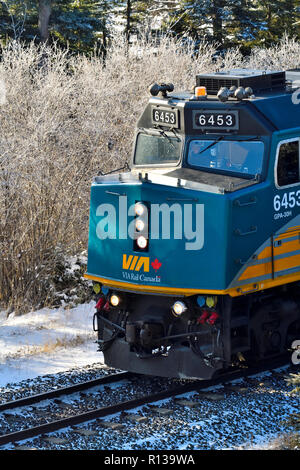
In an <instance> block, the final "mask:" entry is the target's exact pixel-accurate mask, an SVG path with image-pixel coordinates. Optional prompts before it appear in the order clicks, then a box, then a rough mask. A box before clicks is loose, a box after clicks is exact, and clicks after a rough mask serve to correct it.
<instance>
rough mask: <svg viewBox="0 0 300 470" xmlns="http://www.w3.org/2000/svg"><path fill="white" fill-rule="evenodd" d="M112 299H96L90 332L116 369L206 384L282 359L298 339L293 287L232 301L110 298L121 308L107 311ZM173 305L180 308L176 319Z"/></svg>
mask: <svg viewBox="0 0 300 470" xmlns="http://www.w3.org/2000/svg"><path fill="white" fill-rule="evenodd" d="M112 294H113V292H112V291H110V292H109V293H108V294H107V295H106V296H104V295H103V294H101V295H100V297H99V298H98V303H97V311H96V313H95V317H94V329H95V330H97V331H98V343H99V349H100V350H101V351H103V354H104V359H105V363H106V364H107V365H109V366H111V367H115V368H118V369H123V370H128V371H132V372H137V373H143V374H149V375H158V376H166V377H180V378H197V379H211V378H212V377H213V376H215V375H216V373H218V372H220V371H224V370H228V369H230V368H231V367H232V366H237V365H239V366H245V365H247V364H250V363H253V362H255V363H256V362H258V361H263V360H264V359H265V360H266V359H269V358H272V357H278V356H281V355H284V354H286V353H287V351H288V350H289V348H290V347H291V344H292V342H293V341H294V340H295V339H299V338H300V313H299V312H300V298H299V295H298V285H293V284H292V285H290V286H289V287H287V286H285V287H284V288H277V289H272V290H271V289H270V290H268V291H265V292H261V293H255V294H249V295H247V296H241V297H236V298H231V297H229V296H218V297H217V296H214V297H206V296H201V299H200V300H201V302H199V296H198V297H197V296H191V297H184V298H174V297H167V296H158V295H146V294H136V293H128V292H115V294H116V295H117V296H118V298H119V299H120V302H119V304H118V305H117V306H112V305H111V303H110V298H111V295H112ZM203 300H204V301H205V304H204V305H201V306H200V305H199V304H203ZM176 301H179V302H183V303H184V305H185V310H184V311H183V313H181V314H179V315H177V314H176V313H175V312H174V310H173V308H172V306H174V303H175V302H176ZM207 304H208V305H207Z"/></svg>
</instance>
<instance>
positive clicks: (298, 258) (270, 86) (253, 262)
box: [85, 69, 300, 379]
mask: <svg viewBox="0 0 300 470" xmlns="http://www.w3.org/2000/svg"><path fill="white" fill-rule="evenodd" d="M297 79H298V80H299V85H298V86H299V87H300V71H299V72H297V71H288V72H284V71H278V72H270V71H257V70H245V69H242V70H232V71H228V72H217V73H213V74H202V75H197V77H196V87H195V89H194V91H193V93H189V92H183V93H181V92H180V93H176V92H174V87H173V85H171V84H161V85H157V84H155V85H153V86H152V87H151V89H150V92H151V95H152V96H151V98H150V99H149V103H148V104H147V106H146V108H145V110H144V112H143V113H142V115H141V117H140V119H139V120H138V123H137V130H136V138H135V145H134V150H133V156H132V164H131V166H130V171H128V172H123V173H122V172H121V173H118V174H108V175H105V176H97V177H95V178H94V181H93V183H92V186H91V203H90V228H89V244H88V268H87V274H86V275H85V276H86V277H87V278H88V279H92V280H93V281H94V287H95V290H96V291H98V298H97V306H96V313H95V317H94V328H95V330H96V331H98V343H99V347H100V350H101V351H103V354H104V359H105V363H106V364H107V365H109V366H111V367H115V368H118V369H123V370H129V371H133V372H138V373H143V374H150V375H159V376H168V377H181V378H200V379H210V378H212V377H213V376H214V375H215V374H216V373H219V372H222V371H224V370H228V369H230V368H231V367H232V366H233V365H235V366H236V365H239V364H245V361H246V363H251V362H253V361H254V362H257V361H265V360H267V359H269V358H273V357H277V356H282V355H285V354H287V351H288V349H289V348H290V347H291V344H292V342H293V341H295V340H297V339H300V313H299V312H300V283H299V281H300V170H299V168H300V164H299V155H300V90H299V89H298V88H297V83H296V84H295V80H297Z"/></svg>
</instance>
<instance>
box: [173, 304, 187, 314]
mask: <svg viewBox="0 0 300 470" xmlns="http://www.w3.org/2000/svg"><path fill="white" fill-rule="evenodd" d="M186 309H187V307H186V305H185V304H184V303H183V302H180V301H179V300H178V301H177V302H175V304H174V305H173V307H172V311H173V313H174V315H175V316H176V317H179V316H180V315H182V314H183V313H184V312H185V311H186Z"/></svg>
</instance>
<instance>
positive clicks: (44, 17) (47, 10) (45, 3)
mask: <svg viewBox="0 0 300 470" xmlns="http://www.w3.org/2000/svg"><path fill="white" fill-rule="evenodd" d="M50 15H51V0H39V24H38V26H39V32H40V38H41V42H47V41H48V39H49V20H50Z"/></svg>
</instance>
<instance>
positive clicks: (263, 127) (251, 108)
mask: <svg viewBox="0 0 300 470" xmlns="http://www.w3.org/2000/svg"><path fill="white" fill-rule="evenodd" d="M196 78H197V86H202V85H204V84H205V85H207V87H208V88H207V89H208V91H207V93H208V95H207V97H206V98H204V99H195V97H194V94H193V93H192V92H176V91H175V92H171V93H168V94H166V93H165V95H164V96H152V97H151V98H150V100H149V103H148V107H147V108H148V110H147V108H146V110H145V112H144V115H142V116H141V118H140V121H139V123H138V127H152V124H151V118H150V114H149V107H151V106H153V105H154V106H158V107H160V106H168V107H169V106H171V107H175V106H176V107H177V108H181V109H182V108H184V110H185V111H184V113H186V111H187V112H188V113H189V111H188V110H189V109H190V110H193V111H192V113H194V112H196V111H195V110H200V109H201V110H211V111H214V112H217V111H220V112H222V111H225V110H240V111H239V112H241V113H242V115H244V120H243V121H244V125H243V123H242V126H241V128H240V132H239V133H241V134H242V133H244V134H247V132H246V131H248V130H249V129H250V128H251V129H252V132H249V134H252V133H253V132H254V133H255V132H257V133H260V134H268V133H270V132H274V131H280V130H286V129H294V128H300V69H295V70H290V71H286V72H280V71H277V72H265V71H253V70H252V71H251V70H244V69H243V70H236V71H234V70H233V71H229V72H216V73H214V74H202V75H197V77H196ZM243 80H244V81H243ZM227 83H228V85H227ZM232 83H235V84H236V85H237V86H241V85H243V86H244V87H245V86H249V84H250V85H251V86H252V89H253V94H252V95H251V96H250V97H247V98H245V99H243V100H238V99H237V98H235V97H231V96H230V97H228V99H227V101H225V102H224V101H223V102H221V101H220V100H219V98H218V97H217V92H218V90H219V89H220V88H219V87H220V86H223V85H224V84H225V85H227V86H228V87H229V86H230V85H231V84H232ZM246 115H247V116H246ZM254 115H255V117H254ZM255 121H256V122H255ZM247 122H248V125H247ZM190 129H191V126H190V123H189V122H188V121H186V119H185V125H184V126H181V132H184V133H190ZM178 130H179V132H180V129H178ZM192 133H193V131H192Z"/></svg>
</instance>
